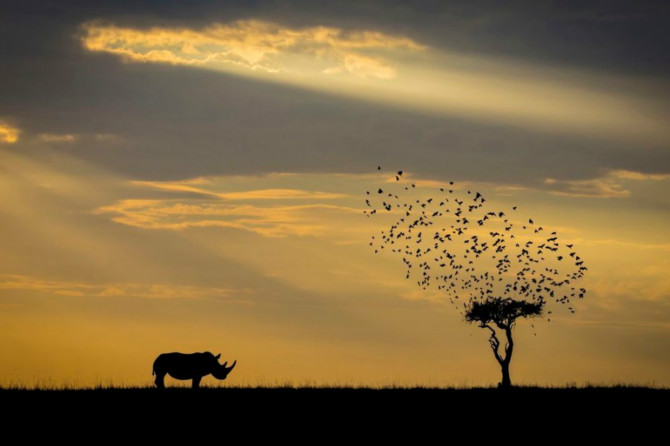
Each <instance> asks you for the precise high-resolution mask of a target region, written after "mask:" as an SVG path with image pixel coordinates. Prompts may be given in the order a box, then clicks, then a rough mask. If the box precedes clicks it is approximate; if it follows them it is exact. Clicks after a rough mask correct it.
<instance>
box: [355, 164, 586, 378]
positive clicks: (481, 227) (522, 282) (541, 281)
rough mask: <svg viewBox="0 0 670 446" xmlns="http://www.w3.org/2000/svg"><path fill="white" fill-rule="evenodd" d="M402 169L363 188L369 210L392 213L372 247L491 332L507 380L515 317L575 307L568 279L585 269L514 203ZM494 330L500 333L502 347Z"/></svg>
mask: <svg viewBox="0 0 670 446" xmlns="http://www.w3.org/2000/svg"><path fill="white" fill-rule="evenodd" d="M378 170H381V168H378ZM406 176H407V175H405V174H404V173H403V172H402V171H398V172H397V173H395V174H394V175H390V176H388V177H387V178H386V179H385V181H384V183H383V184H382V185H380V186H379V187H376V188H375V189H377V190H376V191H374V190H373V191H367V192H366V195H367V197H366V200H365V201H366V206H367V209H366V210H365V213H366V215H367V216H368V217H371V216H379V215H381V214H387V215H388V216H390V217H392V218H393V217H395V220H394V221H393V223H392V224H390V225H389V226H388V227H387V229H384V230H382V231H381V234H379V235H373V236H372V239H371V241H370V246H371V247H372V248H373V249H374V251H375V253H383V252H390V253H391V254H394V255H398V256H400V257H402V261H403V264H404V266H405V269H406V272H405V277H406V278H408V279H409V278H412V277H413V276H414V277H415V278H416V282H417V285H418V286H419V287H421V288H422V289H424V290H426V289H428V288H429V287H432V286H435V287H436V288H437V290H439V291H440V293H444V296H445V297H446V298H447V299H448V301H449V302H451V303H452V304H454V305H456V306H457V308H459V309H460V310H461V311H462V313H463V316H464V318H465V320H466V321H467V322H470V323H478V324H479V327H481V328H484V329H487V330H489V331H490V333H491V336H490V338H489V343H490V345H491V349H492V350H493V354H494V356H495V359H496V360H497V361H498V363H499V364H500V367H501V370H502V381H501V383H500V385H501V386H503V387H509V386H511V379H510V373H509V365H510V361H511V359H512V353H513V351H514V341H513V338H512V332H513V329H514V327H515V325H516V321H517V319H519V318H529V317H535V316H540V315H542V314H543V312H544V310H545V307H547V306H552V305H555V304H560V305H564V306H566V307H567V308H568V310H569V311H570V313H574V312H575V310H574V308H573V307H572V306H571V299H573V298H575V297H578V298H583V297H584V294H585V292H586V290H585V289H584V288H576V287H575V286H574V284H575V282H576V281H577V280H578V279H580V278H582V277H583V275H584V273H585V272H586V271H587V268H586V266H584V261H583V260H582V259H581V258H580V257H579V256H578V255H577V253H576V251H575V250H574V249H573V248H574V245H573V244H571V243H562V242H561V241H559V236H558V234H557V232H556V231H548V230H545V229H544V228H543V227H542V226H540V225H539V224H537V223H536V222H535V221H534V220H533V219H527V220H526V219H523V220H522V219H520V218H519V217H517V206H513V207H512V208H511V209H509V210H500V209H495V210H493V209H491V208H490V205H489V204H488V201H487V200H486V199H485V198H484V196H483V195H482V194H481V193H479V192H473V191H470V190H467V189H465V190H462V189H460V188H458V187H457V186H455V185H454V182H453V181H450V182H448V183H446V184H436V183H434V182H424V183H423V184H419V185H418V186H419V187H417V183H413V182H411V181H406V180H405V179H404V178H405V177H406ZM428 192H430V193H428ZM552 312H553V311H552V310H548V311H547V316H548V319H549V317H550V316H551V314H552ZM549 320H550V319H549ZM499 331H500V332H503V333H504V335H505V339H506V345H505V347H504V351H503V352H502V353H501V352H500V340H499V335H498V332H499Z"/></svg>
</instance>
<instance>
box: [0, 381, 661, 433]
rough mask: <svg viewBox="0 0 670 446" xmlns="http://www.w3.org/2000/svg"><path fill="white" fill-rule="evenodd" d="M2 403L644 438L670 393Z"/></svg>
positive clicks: (526, 390)
mask: <svg viewBox="0 0 670 446" xmlns="http://www.w3.org/2000/svg"><path fill="white" fill-rule="evenodd" d="M0 401H1V403H2V406H3V407H4V408H11V410H10V411H9V413H7V411H5V413H6V415H5V421H7V420H8V419H12V418H14V419H17V420H22V419H25V418H26V417H28V418H31V419H34V418H35V416H36V415H37V416H42V417H46V418H47V419H48V420H50V422H54V421H57V420H62V422H63V423H64V422H70V423H71V422H73V420H74V421H75V422H77V423H85V424H87V425H91V423H94V424H95V423H101V422H105V420H114V424H115V425H116V426H119V428H123V427H124V426H127V425H129V423H130V424H134V423H139V424H138V425H142V426H145V427H147V428H149V429H152V428H153V427H151V426H169V425H170V423H171V422H172V423H177V424H178V425H181V426H201V425H202V426H209V425H213V426H215V427H216V426H219V427H221V426H225V427H226V428H229V427H230V426H235V427H240V426H251V428H252V430H253V429H261V430H263V429H269V428H273V429H276V428H278V427H281V428H282V429H284V428H286V426H294V427H295V428H296V429H298V430H300V429H301V428H304V427H306V426H309V427H310V429H311V428H317V427H318V429H320V431H323V429H326V431H333V434H334V433H335V432H342V431H349V430H352V432H353V431H356V432H368V433H370V432H372V431H374V430H375V429H381V430H382V431H383V432H385V433H389V432H388V430H389V429H391V431H396V430H398V431H406V430H412V429H415V430H416V429H418V431H417V432H427V431H431V432H432V431H434V432H439V431H440V430H443V429H466V428H467V429H470V430H472V429H475V431H474V433H475V434H483V433H485V432H488V433H491V432H497V431H498V430H499V429H501V428H505V427H507V428H509V427H513V428H514V429H526V430H532V431H537V432H540V431H542V430H543V426H545V427H546V429H547V430H548V431H549V430H556V429H558V432H562V433H566V432H573V431H574V432H575V435H577V434H578V433H579V432H584V430H585V429H586V430H587V431H597V430H598V429H606V430H605V433H607V434H608V435H614V434H615V433H616V432H628V433H629V434H632V433H636V435H637V436H638V437H639V436H640V434H641V433H643V434H645V435H646V434H650V433H652V432H664V431H665V430H666V429H667V428H666V427H665V426H666V424H667V407H668V403H670V389H654V388H647V387H632V386H616V387H583V388H571V387H568V388H541V387H520V388H513V389H510V390H499V389H495V388H472V389H438V388H382V389H370V388H344V387H342V388H306V387H303V388H292V387H274V388H273V387H257V388H249V387H241V388H240V387H237V388H236V387H220V388H201V389H197V390H192V389H188V388H168V389H164V390H158V389H154V388H103V387H100V388H94V389H52V390H49V389H18V388H15V389H7V388H5V389H0ZM156 423H158V424H156ZM166 423H167V424H166ZM9 425H11V423H9ZM175 426H176V425H175ZM253 426H255V427H253ZM301 426H302V427H301ZM478 429H479V430H482V431H481V432H478ZM613 429H614V430H613ZM580 430H581V431H580ZM222 434H223V433H222ZM603 435H604V433H603ZM664 435H665V434H664ZM420 443H421V442H420ZM420 443H412V444H420ZM317 444H319V443H318V442H317Z"/></svg>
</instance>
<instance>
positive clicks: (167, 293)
mask: <svg viewBox="0 0 670 446" xmlns="http://www.w3.org/2000/svg"><path fill="white" fill-rule="evenodd" d="M0 290H26V291H39V292H44V293H50V294H55V295H59V296H69V297H140V298H146V299H175V298H179V299H222V298H232V297H233V295H236V294H240V293H242V294H243V293H244V291H243V290H234V289H231V288H219V287H203V286H188V285H172V284H160V283H151V284H142V283H85V282H72V281H65V280H48V279H38V278H35V277H31V276H25V275H20V274H0Z"/></svg>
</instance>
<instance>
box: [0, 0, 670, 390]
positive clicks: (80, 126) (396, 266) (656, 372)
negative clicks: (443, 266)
mask: <svg viewBox="0 0 670 446" xmlns="http://www.w3.org/2000/svg"><path fill="white" fill-rule="evenodd" d="M1 10H2V12H1V13H0V55H1V57H2V70H0V197H1V199H0V228H2V232H1V233H2V243H1V244H0V358H2V359H0V385H23V386H54V385H55V386H62V385H68V386H89V385H96V384H124V385H151V383H152V377H151V363H152V361H153V359H154V358H155V357H156V356H157V355H158V354H159V353H161V352H167V351H183V352H192V351H205V350H208V351H212V352H213V353H215V354H217V353H221V354H222V358H221V359H222V360H228V361H232V360H234V359H237V361H238V365H237V368H236V370H235V372H233V373H231V375H230V376H229V378H228V380H227V381H226V382H225V383H223V384H222V383H219V382H218V381H214V380H213V379H211V378H210V381H208V384H209V385H258V384H261V385H274V384H285V383H291V384H293V385H315V384H316V385H362V386H383V385H409V386H412V385H435V386H480V385H483V386H489V385H494V384H495V383H496V382H497V381H498V379H499V373H500V372H499V369H498V367H497V364H496V363H495V360H494V358H493V355H492V354H491V351H490V349H489V345H488V342H487V336H488V335H487V333H486V332H485V331H484V330H481V329H480V328H478V327H477V326H474V325H468V324H466V323H465V322H464V320H463V316H462V314H460V313H459V312H458V311H455V309H454V308H453V306H452V305H451V304H449V302H448V299H447V296H446V294H444V293H440V292H439V290H437V289H428V290H422V289H421V288H420V287H418V286H417V285H416V282H415V281H414V280H406V279H405V270H404V265H403V264H402V262H400V261H399V259H398V258H396V257H395V256H391V255H384V254H382V253H379V254H375V253H374V251H373V250H371V249H370V246H368V242H369V240H370V237H371V235H374V234H378V233H379V232H380V231H381V230H384V229H385V227H386V226H385V225H388V223H389V221H390V220H388V219H385V217H384V216H381V217H380V218H366V215H365V214H364V213H363V211H364V210H365V207H366V205H365V197H366V194H365V191H366V190H373V188H375V187H376V186H377V185H379V184H388V182H391V183H393V182H394V181H395V179H394V178H393V175H392V173H393V172H395V171H397V170H403V171H404V172H405V175H404V176H403V181H404V182H414V183H415V184H417V185H418V188H417V191H416V192H415V193H416V194H418V195H417V196H419V197H425V196H428V195H430V194H432V193H435V191H436V190H437V188H438V187H440V185H442V184H448V182H449V181H454V182H455V185H454V187H455V188H456V189H457V190H459V191H465V190H466V189H468V190H469V189H472V190H476V191H479V192H481V193H482V194H483V195H484V196H485V197H486V198H487V200H488V202H489V203H492V205H493V206H495V207H497V208H500V209H509V208H511V207H512V206H517V207H518V211H517V212H518V213H519V214H518V215H520V216H521V217H523V218H533V219H534V220H535V221H537V222H540V223H541V224H542V225H543V226H544V227H545V228H546V229H550V228H551V230H555V231H557V232H559V233H560V234H561V237H563V238H562V240H566V242H568V243H573V244H574V245H575V246H576V248H575V249H577V250H578V252H579V253H580V256H581V257H582V258H583V259H584V260H585V262H586V264H587V266H588V267H589V271H588V273H587V274H586V276H585V277H584V278H583V279H582V283H581V286H583V287H584V288H586V289H587V290H588V292H587V295H586V297H585V298H584V299H583V300H580V301H578V302H576V303H575V309H576V313H575V314H572V313H570V312H567V311H557V312H555V314H554V315H553V317H552V318H551V321H547V320H546V318H543V319H541V320H535V321H534V322H533V325H531V323H530V322H520V323H519V324H518V326H517V328H516V351H515V356H514V360H513V362H512V380H513V381H514V382H517V383H521V384H542V385H565V384H571V383H576V384H580V385H584V384H589V383H597V384H612V383H635V384H645V385H657V386H668V385H670V355H669V354H668V352H670V276H669V275H668V272H670V255H669V254H670V235H669V233H668V222H669V221H670V198H669V197H668V192H670V131H669V130H668V126H667V116H670V82H669V81H668V79H670V55H669V53H668V52H667V48H668V46H669V45H670V32H668V29H670V7H669V6H668V5H667V3H665V2H662V1H658V2H653V1H648V2H646V1H640V2H628V1H612V2H599V1H579V2H551V1H516V2H512V3H510V4H504V5H503V4H501V3H500V2H496V1H460V0H459V1H416V2H404V1H381V0H380V1H356V2H314V1H291V0H276V1H262V0H258V1H225V2H204V1H192V2H159V1H132V2H124V1H99V2H88V1H70V2H67V1H31V0H27V1H21V2H5V3H4V4H3V6H2V8H1ZM377 166H381V167H382V170H378V169H377ZM403 184H404V183H403ZM422 194H425V195H422ZM521 217H520V218H521ZM170 384H175V383H174V382H170Z"/></svg>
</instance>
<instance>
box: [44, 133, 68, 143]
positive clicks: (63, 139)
mask: <svg viewBox="0 0 670 446" xmlns="http://www.w3.org/2000/svg"><path fill="white" fill-rule="evenodd" d="M37 140H38V141H41V142H49V143H69V142H74V141H76V140H77V135H73V134H72V133H62V134H60V133H41V134H40V135H38V136H37Z"/></svg>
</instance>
